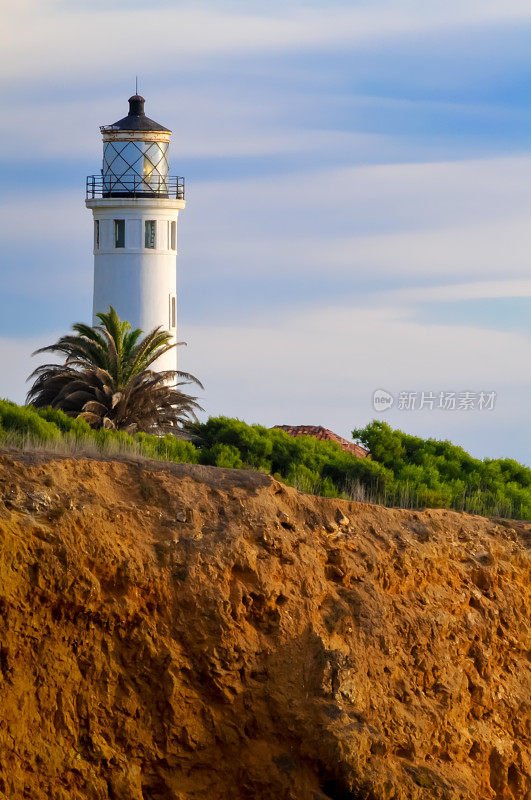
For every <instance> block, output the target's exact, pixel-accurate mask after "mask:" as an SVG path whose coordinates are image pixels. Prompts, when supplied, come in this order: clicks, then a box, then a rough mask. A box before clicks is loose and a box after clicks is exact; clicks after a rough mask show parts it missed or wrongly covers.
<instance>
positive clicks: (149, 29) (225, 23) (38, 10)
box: [2, 0, 531, 84]
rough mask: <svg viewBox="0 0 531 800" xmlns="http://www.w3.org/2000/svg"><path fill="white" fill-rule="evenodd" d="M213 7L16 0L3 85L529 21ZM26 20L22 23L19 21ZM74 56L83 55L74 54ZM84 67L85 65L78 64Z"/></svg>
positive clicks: (414, 12)
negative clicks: (175, 60) (127, 59)
mask: <svg viewBox="0 0 531 800" xmlns="http://www.w3.org/2000/svg"><path fill="white" fill-rule="evenodd" d="M244 8H245V7H244V6H239V7H236V8H235V7H234V6H233V7H232V8H231V7H230V6H229V7H227V6H225V10H223V6H221V5H220V4H219V3H216V4H208V5H204V4H203V5H199V6H197V7H196V8H195V9H194V10H190V6H189V4H188V3H186V4H165V5H159V6H158V7H157V8H156V10H146V9H145V8H144V7H139V6H136V7H135V6H134V5H133V6H131V5H129V4H128V6H127V7H124V6H123V5H117V4H114V5H110V6H109V5H106V6H105V7H102V6H96V7H94V8H87V6H84V5H75V4H64V3H57V2H52V0H19V2H18V3H16V4H11V5H10V6H8V7H7V8H6V9H5V10H4V25H6V24H7V25H8V29H9V36H8V38H7V40H6V42H5V44H4V47H3V49H2V78H3V81H4V82H6V83H8V84H9V83H12V82H13V81H16V82H20V81H23V80H25V79H26V80H27V79H34V78H35V74H36V73H37V74H38V75H39V77H40V79H41V80H44V79H46V78H47V77H51V76H54V75H58V74H61V76H62V78H63V80H67V81H69V82H71V81H73V80H75V79H76V78H79V77H80V76H82V77H83V78H86V75H87V72H88V71H90V73H91V74H92V76H93V77H94V76H95V75H103V74H105V73H106V72H107V70H108V69H109V68H113V69H115V70H117V72H118V73H119V74H122V75H124V74H128V73H129V71H130V69H131V67H130V64H127V65H124V56H123V53H124V48H126V51H127V52H128V53H129V54H131V53H134V54H135V61H136V63H138V62H140V63H141V64H142V63H143V64H149V65H150V68H151V69H157V68H161V67H163V66H164V65H165V64H166V63H167V59H168V55H169V54H171V55H172V56H173V57H175V56H177V55H178V57H179V58H182V59H184V58H187V59H190V58H192V59H194V58H196V59H197V58H198V57H200V58H205V57H206V56H208V55H220V54H227V53H230V54H235V53H256V52H257V51H262V52H271V51H282V50H285V49H291V50H293V49H298V50H301V49H304V48H309V47H316V46H330V45H340V44H344V45H346V44H356V43H362V42H370V41H374V40H379V39H383V38H386V37H397V36H405V35H416V34H420V33H422V32H424V31H430V30H441V29H450V30H451V29H454V28H456V27H477V26H481V25H486V24H494V23H501V22H522V21H528V20H531V10H530V7H529V4H528V3H526V2H523V1H522V0H507V2H504V3H503V4H501V3H499V1H498V0H482V1H481V2H479V0H468V1H467V2H458V0H448V1H447V2H445V3H444V4H443V3H437V4H433V3H432V4H422V5H421V4H419V3H418V2H411V1H410V0H409V1H408V0H404V1H403V2H398V3H393V4H391V3H389V2H388V0H380V2H375V3H371V5H370V6H369V5H368V4H361V5H359V6H358V7H357V8H352V7H350V6H345V5H343V4H336V5H334V4H332V5H331V6H329V5H328V4H327V5H326V6H325V5H320V4H319V5H314V6H309V5H307V4H300V3H295V4H293V3H292V4H285V5H283V6H282V7H279V6H278V5H277V6H276V7H273V8H271V7H270V6H269V5H268V6H265V5H264V4H261V3H260V4H258V3H255V4H254V8H253V13H249V12H248V11H245V10H243V9H244ZM29 20H30V21H31V24H28V21H29ZM80 56H84V57H80ZM88 63H90V69H88V67H87V64H88Z"/></svg>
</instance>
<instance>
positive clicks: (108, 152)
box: [103, 141, 169, 195]
mask: <svg viewBox="0 0 531 800" xmlns="http://www.w3.org/2000/svg"><path fill="white" fill-rule="evenodd" d="M168 173H169V165H168V142H132V141H128V142H105V144H104V146H103V192H104V195H127V194H149V195H153V194H162V195H164V194H165V195H167V194H168V182H167V179H168Z"/></svg>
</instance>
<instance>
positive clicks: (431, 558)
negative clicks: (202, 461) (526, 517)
mask: <svg viewBox="0 0 531 800" xmlns="http://www.w3.org/2000/svg"><path fill="white" fill-rule="evenodd" d="M530 532H531V526H530V525H526V524H523V523H516V522H514V523H513V522H506V521H491V520H486V519H483V518H480V517H472V516H467V515H465V514H457V513H453V512H448V511H424V512H414V511H399V510H389V509H385V508H380V507H377V506H371V505H363V504H357V503H346V502H338V501H332V500H325V499H321V498H316V497H312V496H308V495H300V494H298V493H297V492H296V491H294V490H291V489H289V488H286V487H284V486H282V485H281V484H279V483H277V482H275V481H274V480H271V479H270V478H267V477H264V476H261V475H258V474H254V473H248V472H240V471H232V470H220V469H216V468H206V467H197V466H195V467H194V466H188V465H186V466H185V465H182V466H180V465H173V466H170V467H166V466H160V465H154V464H147V465H138V464H135V463H133V462H125V461H123V462H119V461H101V460H90V459H79V460H73V459H58V458H56V459H52V460H47V459H46V458H45V457H37V456H33V457H30V456H22V455H20V456H18V455H16V454H7V455H4V456H3V457H2V458H1V459H0V542H1V558H0V702H1V708H0V797H2V798H9V800H18V798H31V800H41V799H42V800H45V798H46V800H48V798H53V800H73V798H90V800H107V798H114V800H148V798H149V799H152V800H199V798H201V800H229V798H230V800H244V799H245V800H249V799H256V800H283V799H284V798H286V800H287V799H288V798H289V799H290V800H305V799H306V798H308V800H326V798H331V799H332V800H345V799H346V798H350V799H351V800H356V799H357V798H366V799H367V800H391V798H395V800H398V799H399V798H402V799H403V800H405V798H415V799H416V800H421V799H422V800H431V798H445V799H446V798H447V799H448V800H450V799H451V800H457V798H463V800H464V798H467V799H470V800H472V798H473V799H474V800H478V798H481V800H489V799H490V798H492V800H516V799H517V798H518V800H523V798H527V799H528V800H529V798H530V797H531V778H530V772H531V760H530V736H531V723H530V687H531V680H530V675H531V664H530V650H529V647H530V643H529V638H528V637H529V628H528V625H529V610H530V597H529V559H528V554H529V550H527V555H526V547H529V536H530Z"/></svg>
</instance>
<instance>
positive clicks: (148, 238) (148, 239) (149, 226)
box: [145, 219, 155, 250]
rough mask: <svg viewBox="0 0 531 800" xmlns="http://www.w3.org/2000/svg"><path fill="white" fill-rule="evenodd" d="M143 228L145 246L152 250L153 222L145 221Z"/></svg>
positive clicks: (152, 220) (153, 245)
mask: <svg viewBox="0 0 531 800" xmlns="http://www.w3.org/2000/svg"><path fill="white" fill-rule="evenodd" d="M145 226H146V227H145V245H146V247H149V248H150V249H151V250H153V249H154V247H155V220H154V219H147V220H146V223H145Z"/></svg>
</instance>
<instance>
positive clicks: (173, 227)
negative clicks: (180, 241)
mask: <svg viewBox="0 0 531 800" xmlns="http://www.w3.org/2000/svg"><path fill="white" fill-rule="evenodd" d="M170 247H171V249H172V250H176V249H177V223H176V222H175V220H173V221H172V222H170Z"/></svg>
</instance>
